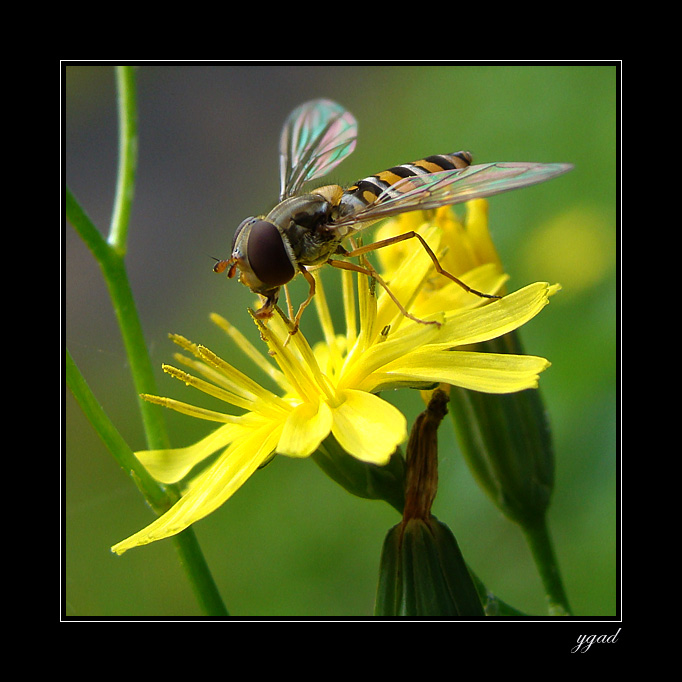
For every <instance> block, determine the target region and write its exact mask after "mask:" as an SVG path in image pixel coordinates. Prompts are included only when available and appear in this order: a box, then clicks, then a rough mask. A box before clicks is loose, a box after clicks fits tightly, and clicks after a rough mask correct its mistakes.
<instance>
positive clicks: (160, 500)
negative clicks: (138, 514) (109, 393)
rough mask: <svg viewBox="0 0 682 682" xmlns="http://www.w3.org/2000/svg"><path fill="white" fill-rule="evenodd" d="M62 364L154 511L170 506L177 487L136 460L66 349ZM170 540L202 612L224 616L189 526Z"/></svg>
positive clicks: (84, 405)
mask: <svg viewBox="0 0 682 682" xmlns="http://www.w3.org/2000/svg"><path fill="white" fill-rule="evenodd" d="M65 367H66V372H65V374H66V382H67V384H68V386H69V389H70V390H71V392H72V393H73V396H74V397H75V398H76V400H77V401H78V404H79V405H80V407H81V409H82V410H83V413H84V414H85V416H86V417H87V418H88V420H89V421H90V423H91V424H92V426H93V427H94V429H95V431H97V434H98V435H99V437H100V438H101V439H102V441H103V442H104V444H105V445H106V446H107V448H108V449H109V451H110V452H111V453H112V454H113V455H114V457H115V458H116V460H117V461H118V462H119V464H120V465H121V466H122V467H123V469H124V470H125V471H127V472H129V474H130V477H131V478H132V479H133V481H135V483H136V485H137V487H138V488H139V490H140V491H141V492H142V493H143V495H144V496H145V498H146V499H147V501H148V502H149V504H150V505H151V506H152V508H153V509H154V511H155V512H156V513H157V514H162V513H163V512H164V511H166V510H167V509H170V507H171V506H172V505H173V504H174V503H175V501H176V500H177V499H178V497H179V496H178V493H177V490H176V489H175V488H174V487H165V486H162V485H160V484H159V483H158V482H157V481H156V480H155V479H154V478H152V477H151V476H150V475H149V473H148V472H147V470H146V469H145V468H144V467H143V466H142V464H140V462H139V460H138V459H137V457H135V455H134V454H133V452H132V451H131V449H130V448H129V447H128V444H127V443H126V442H125V440H124V438H123V437H122V436H121V434H120V433H119V432H118V430H117V429H116V427H115V426H114V424H113V423H112V421H111V420H110V419H109V417H108V415H107V414H106V412H104V410H103V409H102V406H101V405H100V404H99V402H98V401H97V399H96V398H95V396H94V395H93V393H92V391H91V390H90V387H89V386H88V384H87V382H86V381H85V378H84V377H83V375H82V374H81V372H80V370H79V369H78V367H77V366H76V363H75V362H74V361H73V358H72V357H71V354H70V353H69V351H68V350H67V351H66V365H65ZM173 542H174V543H175V546H176V548H177V550H178V553H179V555H180V560H181V563H182V565H183V566H184V568H185V571H186V572H187V575H188V577H189V580H190V583H191V585H192V588H193V590H194V593H195V595H196V597H197V600H198V601H199V603H200V604H201V606H202V608H203V610H204V612H205V613H206V614H207V615H209V616H228V615H229V613H228V612H227V609H226V608H225V605H224V604H223V601H222V599H221V597H220V593H219V592H218V587H217V586H216V584H215V581H214V580H213V576H212V575H211V572H210V571H209V568H208V565H207V564H206V560H205V559H204V556H203V554H202V553H201V548H200V547H199V543H198V542H197V538H196V535H195V534H194V531H193V530H192V528H187V529H186V530H184V531H183V532H182V533H179V534H178V535H175V536H173Z"/></svg>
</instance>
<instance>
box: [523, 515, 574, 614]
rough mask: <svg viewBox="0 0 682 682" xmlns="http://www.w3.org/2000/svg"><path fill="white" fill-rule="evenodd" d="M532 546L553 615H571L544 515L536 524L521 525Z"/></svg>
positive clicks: (550, 612) (550, 611)
mask: <svg viewBox="0 0 682 682" xmlns="http://www.w3.org/2000/svg"><path fill="white" fill-rule="evenodd" d="M521 528H522V530H523V533H524V535H525V536H526V541H527V542H528V545H529V547H530V550H531V553H532V554H533V559H534V560H535V565H536V566H537V568H538V571H539V573H540V578H541V580H542V584H543V586H544V588H545V595H546V598H547V605H548V609H549V614H550V615H551V616H570V615H571V608H570V606H569V605H568V598H567V597H566V592H565V591H564V586H563V583H562V581H561V574H560V572H559V565H558V563H557V560H556V556H555V554H554V548H553V547H552V540H551V538H550V535H549V530H548V529H547V522H546V520H545V518H544V517H542V518H541V519H539V520H538V521H537V522H536V523H534V524H528V523H527V524H524V525H522V526H521Z"/></svg>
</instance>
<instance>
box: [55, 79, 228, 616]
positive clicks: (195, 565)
mask: <svg viewBox="0 0 682 682" xmlns="http://www.w3.org/2000/svg"><path fill="white" fill-rule="evenodd" d="M116 78H117V84H118V93H119V119H120V128H119V130H120V132H119V151H120V155H119V168H118V180H117V187H116V199H115V202H114V212H113V216H112V221H111V226H110V231H109V239H108V241H105V240H104V238H103V237H102V235H101V233H100V232H99V230H98V229H97V228H96V227H95V225H94V224H93V223H92V221H91V220H90V219H89V218H88V216H87V215H86V213H85V211H83V209H82V208H81V206H80V205H79V203H78V202H77V201H76V199H75V197H74V196H73V194H72V193H71V192H70V191H69V189H68V188H67V189H66V198H65V207H66V215H67V219H68V221H69V222H70V223H71V224H72V225H73V227H74V228H75V229H76V231H77V232H78V234H79V235H80V236H81V238H82V239H83V241H84V242H85V243H86V245H87V246H88V247H89V248H90V250H91V252H92V254H93V256H94V257H95V259H96V260H97V263H98V264H99V266H100V268H101V270H102V274H103V276H104V279H105V282H106V284H107V287H108V289H109V294H110V296H111V301H112V304H113V307H114V311H115V313H116V317H117V319H118V324H119V327H120V329H121V335H122V337H123V342H124V344H125V348H126V353H127V356H128V361H129V364H130V368H131V372H132V376H133V381H134V384H135V389H136V391H137V394H138V406H139V408H140V413H141V415H142V421H143V424H144V430H145V435H146V439H147V445H148V447H149V448H150V449H162V448H167V447H168V446H169V440H168V434H167V431H166V427H165V422H164V420H163V417H162V412H161V410H159V409H158V408H157V407H156V406H154V405H152V404H151V403H148V402H146V401H144V400H142V399H141V398H139V394H141V393H152V394H153V393H156V381H155V379H154V372H153V369H152V366H151V361H150V359H149V354H148V352H147V346H146V343H145V340H144V335H143V332H142V325H141V324H140V319H139V317H138V314H137V308H136V306H135V301H134V298H133V294H132V290H131V288H130V283H129V281H128V275H127V272H126V268H125V262H124V257H125V253H126V248H127V236H128V225H129V219H130V209H131V205H132V199H133V195H134V185H135V169H136V165H137V109H136V95H135V79H134V71H133V68H132V67H125V66H118V67H116ZM66 375H67V382H68V383H69V387H70V388H71V390H72V391H73V393H74V395H75V396H76V398H77V400H78V402H79V404H80V405H81V407H82V409H83V411H84V412H85V414H86V416H87V417H88V419H89V420H90V422H91V423H92V424H93V426H94V427H95V429H96V430H97V432H98V434H99V435H100V437H101V438H102V439H103V440H104V442H105V443H106V444H107V446H108V447H109V449H110V451H111V452H112V454H113V455H114V457H115V458H116V459H117V461H118V462H119V463H120V464H121V466H122V467H123V468H124V470H125V471H127V472H129V473H130V475H131V478H132V479H133V480H134V481H135V483H136V485H137V486H138V488H139V489H140V490H141V491H142V492H143V494H144V496H145V498H146V499H147V501H148V502H149V504H150V505H151V506H152V507H153V508H154V509H155V511H156V512H157V513H163V512H164V511H166V510H167V509H169V508H170V507H171V506H172V504H173V503H174V502H175V501H176V500H177V499H178V492H177V490H176V489H175V488H174V487H168V488H166V487H164V486H160V485H159V484H158V483H157V482H156V481H154V479H152V478H151V477H150V476H149V474H148V473H147V472H146V470H145V469H144V467H142V466H141V465H140V463H139V462H138V460H137V458H136V457H135V455H134V454H133V453H132V452H131V450H130V448H129V447H128V445H127V443H126V442H125V440H124V439H123V437H122V436H121V435H120V434H119V433H118V431H117V430H116V428H115V426H114V425H113V424H112V423H111V421H110V420H109V418H108V416H107V415H106V414H105V412H104V410H102V408H101V406H100V405H99V403H98V402H97V400H96V399H95V397H94V395H93V394H92V392H91V391H90V389H89V387H88V386H87V383H86V382H85V380H84V378H83V377H82V375H81V373H80V371H78V368H77V367H76V364H75V363H74V362H73V359H72V358H71V356H70V355H69V354H68V351H67V359H66ZM174 543H175V545H176V547H177V549H178V552H179V554H180V560H181V563H182V564H183V566H184V568H185V571H186V572H187V575H188V578H189V580H190V583H191V585H192V588H193V590H194V592H195V595H196V596H197V599H198V601H199V603H200V604H201V606H202V608H203V609H204V611H205V613H206V614H207V615H211V616H227V615H229V614H228V612H227V609H226V608H225V605H224V604H223V602H222V599H221V597H220V594H219V592H218V588H217V586H216V584H215V582H214V580H213V577H212V576H211V573H210V571H209V568H208V565H207V563H206V560H205V559H204V556H203V554H202V552H201V548H200V547H199V543H198V542H197V539H196V536H195V535H194V531H193V530H192V529H191V528H187V529H186V530H184V531H183V532H182V533H179V534H178V535H176V536H174Z"/></svg>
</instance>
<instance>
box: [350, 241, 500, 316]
mask: <svg viewBox="0 0 682 682" xmlns="http://www.w3.org/2000/svg"><path fill="white" fill-rule="evenodd" d="M414 238H416V239H418V240H419V242H420V243H421V245H422V246H423V247H424V250H425V251H426V253H427V254H428V256H429V258H430V259H431V260H432V261H433V265H434V267H435V268H436V271H437V272H438V273H439V274H441V275H444V276H445V277H447V278H448V279H451V280H452V281H453V282H455V284H459V286H461V287H462V289H464V290H465V291H468V292H469V293H470V294H475V295H476V296H480V297H481V298H502V297H501V296H496V295H495V294H484V293H483V292H481V291H478V290H477V289H473V288H472V287H470V286H469V285H468V284H465V283H464V282H462V280H461V279H457V277H455V276H454V275H452V274H450V273H449V272H448V271H447V270H445V269H444V268H443V267H442V266H441V264H440V263H439V262H438V257H437V256H436V254H435V253H434V252H433V251H432V250H431V247H430V246H429V245H428V244H427V243H426V240H425V239H424V238H423V237H422V236H421V235H420V234H417V233H416V232H414V231H411V232H405V234H399V235H397V236H395V237H389V238H388V239H382V240H381V241H378V242H374V243H373V244H367V245H366V246H361V247H359V248H357V249H353V250H352V251H345V250H344V251H343V252H342V255H344V256H345V257H346V258H352V257H354V256H360V255H362V254H363V253H367V252H369V251H375V250H376V249H383V248H384V247H385V246H391V245H392V244H398V243H400V242H403V241H405V240H406V239H414ZM377 281H379V280H378V279H377ZM408 317H409V316H408Z"/></svg>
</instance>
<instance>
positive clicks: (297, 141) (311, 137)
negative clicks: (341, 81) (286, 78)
mask: <svg viewBox="0 0 682 682" xmlns="http://www.w3.org/2000/svg"><path fill="white" fill-rule="evenodd" d="M357 132H358V124H357V122H356V120H355V118H354V117H353V115H352V114H351V113H350V112H349V111H346V109H344V108H343V107H342V106H341V105H340V104H337V103H336V102H332V101H331V100H328V99H316V100H312V101H310V102H306V103H305V104H301V106H299V107H297V108H296V109H294V110H293V111H292V112H291V114H289V117H288V118H287V120H286V122H285V124H284V128H283V129H282V134H281V137H280V143H279V155H280V156H279V163H280V182H281V185H280V201H282V200H284V199H286V198H287V197H289V196H291V195H292V194H295V193H296V192H297V191H298V189H299V188H300V187H301V185H302V184H303V183H304V182H307V181H308V180H314V179H315V178H319V177H321V176H322V175H325V174H326V173H329V171H331V170H332V169H333V168H335V167H336V166H337V165H338V164H339V163H341V161H343V159H345V158H346V157H347V156H348V155H349V154H350V153H351V152H352V151H353V150H354V149H355V139H356V137H357Z"/></svg>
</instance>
